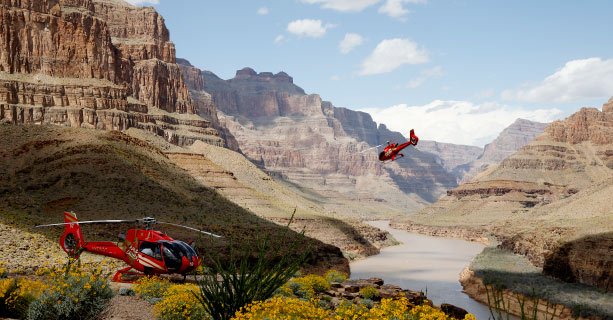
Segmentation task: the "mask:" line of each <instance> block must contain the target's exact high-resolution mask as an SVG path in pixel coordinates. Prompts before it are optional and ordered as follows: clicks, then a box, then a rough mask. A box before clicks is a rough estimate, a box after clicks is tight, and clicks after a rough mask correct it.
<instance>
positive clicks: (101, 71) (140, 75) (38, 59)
mask: <svg viewBox="0 0 613 320" xmlns="http://www.w3.org/2000/svg"><path fill="white" fill-rule="evenodd" d="M0 15H1V16H2V20H1V21H0V43H2V44H1V45H0V46H1V47H0V50H1V51H0V52H1V53H2V54H0V121H2V122H8V123H13V124H21V123H24V124H25V123H33V124H56V125H64V126H72V127H87V128H97V129H102V130H126V129H127V128H139V129H144V130H146V131H149V132H153V133H155V134H158V135H160V136H163V137H166V138H167V139H168V141H171V142H173V143H180V144H184V143H186V144H189V143H192V142H193V141H195V140H202V141H206V142H209V143H213V144H217V145H222V144H223V141H222V139H221V138H220V137H219V134H218V132H217V130H216V129H215V126H214V124H211V120H207V119H206V118H205V119H203V118H200V117H199V116H198V115H197V110H196V108H195V106H194V104H193V102H192V100H191V97H190V95H189V91H188V90H187V86H186V85H185V83H184V81H183V78H182V75H181V71H180V69H179V67H178V66H177V65H176V64H175V53H174V51H175V50H174V45H173V44H172V42H170V41H169V33H168V30H167V29H166V27H165V25H164V20H163V19H162V17H161V16H160V15H159V14H157V12H155V10H154V9H153V8H140V7H134V6H131V5H129V4H128V3H126V2H123V1H110V0H46V1H16V0H3V1H2V5H1V6H0Z"/></svg>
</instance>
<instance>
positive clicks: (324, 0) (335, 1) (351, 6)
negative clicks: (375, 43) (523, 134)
mask: <svg viewBox="0 0 613 320" xmlns="http://www.w3.org/2000/svg"><path fill="white" fill-rule="evenodd" d="M301 1H302V2H304V3H308V4H320V5H321V7H322V8H324V9H331V10H336V11H341V12H349V11H354V12H357V11H362V10H364V9H365V8H367V7H370V6H372V5H374V4H376V3H378V2H379V1H380V0H301Z"/></svg>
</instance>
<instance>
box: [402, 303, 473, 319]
mask: <svg viewBox="0 0 613 320" xmlns="http://www.w3.org/2000/svg"><path fill="white" fill-rule="evenodd" d="M409 316H410V319H415V320H417V319H419V320H447V319H449V318H448V317H447V315H446V314H445V313H444V312H443V311H441V310H438V309H435V308H433V307H431V306H428V305H421V306H416V307H415V308H413V309H411V311H409ZM464 319H466V317H464Z"/></svg>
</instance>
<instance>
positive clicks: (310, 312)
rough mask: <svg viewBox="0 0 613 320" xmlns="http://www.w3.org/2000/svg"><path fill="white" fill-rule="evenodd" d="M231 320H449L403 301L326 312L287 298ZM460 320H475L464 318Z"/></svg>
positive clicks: (247, 309) (258, 305)
mask: <svg viewBox="0 0 613 320" xmlns="http://www.w3.org/2000/svg"><path fill="white" fill-rule="evenodd" d="M232 319H235V320H255V319H262V320H263V319H295V320H298V319H325V320H345V319H354V320H358V319H359V320H380V319H396V320H450V319H451V318H449V317H448V316H447V315H445V313H443V312H442V311H441V310H439V309H436V308H434V307H430V306H427V305H423V306H417V307H414V308H412V309H410V308H409V305H408V300H407V298H405V297H400V298H396V299H382V300H381V303H380V304H375V305H374V306H373V307H372V308H371V309H368V307H366V306H364V305H362V304H354V303H352V302H350V301H347V300H345V301H343V302H341V303H340V304H339V305H338V306H337V307H336V309H334V310H326V309H325V308H322V307H320V306H319V301H318V300H308V301H305V300H303V299H298V298H291V297H279V296H277V297H273V298H271V299H268V300H266V301H257V302H253V303H251V304H249V305H247V306H245V307H244V308H242V309H241V310H240V311H239V312H237V313H236V314H235V315H234V318H232ZM464 320H476V319H475V316H473V315H472V314H467V315H466V317H464Z"/></svg>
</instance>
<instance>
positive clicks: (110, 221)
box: [34, 219, 141, 228]
mask: <svg viewBox="0 0 613 320" xmlns="http://www.w3.org/2000/svg"><path fill="white" fill-rule="evenodd" d="M140 220H141V219H139V220H90V221H76V222H62V223H51V224H41V225H38V226H34V228H41V227H55V226H64V225H67V224H72V223H76V224H95V223H125V222H139V221H140Z"/></svg>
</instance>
